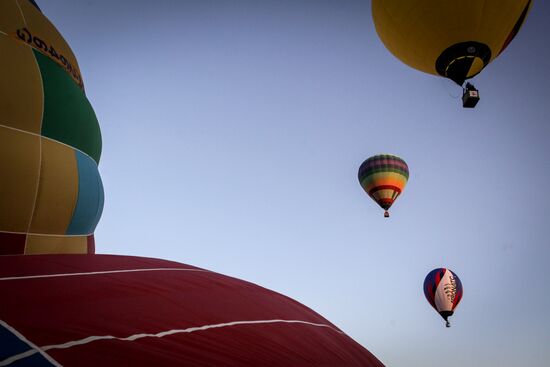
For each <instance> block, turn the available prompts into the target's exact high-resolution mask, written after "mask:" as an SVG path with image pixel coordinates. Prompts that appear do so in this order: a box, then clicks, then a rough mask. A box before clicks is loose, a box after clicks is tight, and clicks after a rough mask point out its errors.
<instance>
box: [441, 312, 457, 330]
mask: <svg viewBox="0 0 550 367" xmlns="http://www.w3.org/2000/svg"><path fill="white" fill-rule="evenodd" d="M453 313H454V312H453V311H441V312H439V314H440V315H441V317H442V318H443V320H445V326H446V327H451V323H450V321H449V317H450V316H452V315H453Z"/></svg>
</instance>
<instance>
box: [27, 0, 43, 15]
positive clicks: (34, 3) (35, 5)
mask: <svg viewBox="0 0 550 367" xmlns="http://www.w3.org/2000/svg"><path fill="white" fill-rule="evenodd" d="M29 2H30V3H31V4H32V5H33V6H34V7H35V8H36V9H38V10H39V11H40V12H41V13H42V10H40V8H39V7H38V4H37V3H36V2H35V1H34V0H29Z"/></svg>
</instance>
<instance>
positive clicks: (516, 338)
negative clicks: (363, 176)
mask: <svg viewBox="0 0 550 367" xmlns="http://www.w3.org/2000/svg"><path fill="white" fill-rule="evenodd" d="M38 3H39V5H40V6H41V8H42V10H43V12H44V13H45V14H46V15H47V16H48V17H49V18H50V19H51V20H52V22H53V23H54V24H56V26H57V27H58V29H59V30H60V31H61V32H62V34H63V35H64V36H65V38H66V39H67V40H68V42H69V43H70V45H71V47H72V48H73V51H74V52H75V54H76V56H77V58H78V60H79V63H80V67H81V70H82V74H83V77H84V83H85V86H86V91H87V95H88V98H89V99H90V101H91V103H92V105H93V106H94V108H95V111H96V114H97V116H98V118H99V121H100V124H101V128H102V134H103V141H104V147H103V156H102V161H101V164H100V171H101V174H102V178H103V182H104V186H105V192H106V194H105V196H106V202H105V209H104V213H103V217H102V220H101V222H100V224H99V226H98V229H97V231H96V245H97V246H96V247H97V252H98V253H113V254H125V255H137V256H148V257H156V258H164V259H170V260H175V261H179V262H184V263H188V264H192V265H195V266H200V267H204V268H207V269H210V270H214V271H217V272H220V273H224V274H228V275H232V276H235V277H238V278H242V279H246V280H249V281H252V282H254V283H257V284H260V285H262V286H265V287H267V288H270V289H273V290H276V291H279V292H281V293H284V294H286V295H288V296H290V297H293V298H295V299H297V300H298V301H300V302H302V303H304V304H306V305H308V306H310V307H312V308H313V309H314V310H316V311H318V312H319V313H321V314H322V315H323V316H325V317H327V318H328V319H329V320H331V321H332V322H334V323H335V324H336V325H338V326H339V327H341V328H342V329H343V330H344V331H345V332H346V333H348V334H349V335H351V336H352V337H353V338H354V339H356V340H357V341H358V342H360V343H361V344H362V345H364V346H365V347H367V348H368V349H369V350H370V351H372V352H373V353H374V354H375V355H376V356H377V357H378V358H380V359H381V361H382V362H383V363H385V364H386V365H388V366H441V365H446V366H448V367H452V366H485V367H488V366H499V367H503V366H505V367H506V366H546V365H548V361H550V349H549V348H548V346H549V345H550V318H549V317H548V309H549V308H550V292H549V291H548V283H549V281H550V276H549V270H548V269H549V266H548V263H549V261H550V243H549V237H550V213H549V209H550V198H549V196H548V194H547V187H548V184H549V181H550V163H549V160H548V158H549V156H550V143H549V140H550V123H549V121H548V112H549V111H550V100H549V97H550V92H549V88H550V62H549V59H550V52H549V49H548V44H549V41H550V25H549V23H548V19H550V5H549V4H548V2H546V1H540V0H539V1H535V3H534V6H533V9H532V11H531V13H530V15H529V17H528V19H527V22H526V24H525V25H524V27H523V29H522V30H521V32H520V33H519V35H518V36H517V37H516V39H515V40H514V42H513V43H512V44H511V45H510V46H509V48H508V49H507V50H506V51H505V52H504V54H503V55H501V57H500V58H499V59H497V60H496V61H495V62H493V63H492V64H491V65H490V66H489V67H488V68H487V69H486V70H485V71H484V72H483V73H482V74H481V75H480V76H478V77H476V78H475V80H474V82H475V84H476V86H477V87H478V88H479V89H480V92H481V101H480V103H479V104H478V107H477V108H476V109H475V110H467V109H463V108H462V107H461V106H460V100H459V95H460V90H459V89H458V88H457V87H455V86H453V84H452V83H451V82H447V81H446V80H442V79H440V78H436V77H432V76H430V75H427V74H423V73H421V72H417V71H415V70H413V69H410V68H409V67H407V66H405V65H403V64H402V63H401V62H400V61H398V60H396V59H394V58H393V57H392V56H391V55H390V54H389V52H387V51H386V49H385V48H384V46H383V45H382V44H381V42H380V41H379V40H378V38H377V36H376V32H375V30H374V25H373V22H372V19H371V12H370V2H369V1H336V0H334V1H305V0H303V1H290V0H284V1H252V0H250V1H248V0H240V1H230V0H219V1H207V0H196V1H175V0H174V1H167V0H156V1H137V0H136V1H107V0H101V1H99V0H95V1H91V0H90V1H84V0H79V1H76V0H74V1H68V0H67V1H60V0H40V1H38ZM380 152H389V153H394V154H397V155H400V156H402V157H403V158H404V159H405V160H406V161H407V162H408V164H409V167H410V171H411V178H410V181H409V184H408V186H407V188H406V190H405V192H404V194H403V195H402V197H401V198H400V199H399V200H398V202H397V203H396V204H395V205H394V207H393V208H392V217H391V218H390V219H389V220H386V219H384V218H383V216H382V210H380V209H379V208H378V207H377V206H376V205H375V204H374V203H373V202H372V201H371V200H370V199H369V198H368V197H367V195H366V194H365V193H364V192H363V191H362V189H361V187H360V186H359V184H358V181H357V169H358V167H359V165H360V164H361V162H362V161H363V160H364V159H366V158H367V157H369V156H370V155H373V154H376V153H380ZM443 266H444V267H449V268H451V269H452V270H453V271H455V272H456V273H457V274H458V275H459V276H460V278H461V279H462V283H463V284H464V298H463V301H462V303H461V305H460V306H459V307H458V309H457V312H456V314H455V316H453V317H452V318H451V322H452V327H451V328H450V329H446V328H445V327H444V322H443V320H442V319H440V318H439V316H438V315H437V314H436V313H435V311H434V310H433V309H432V308H431V307H430V306H429V304H428V303H427V302H426V300H425V299H424V295H423V293H422V282H423V280H424V276H425V275H426V274H427V273H428V272H429V271H430V270H432V269H433V268H436V267H443Z"/></svg>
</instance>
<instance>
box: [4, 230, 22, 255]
mask: <svg viewBox="0 0 550 367" xmlns="http://www.w3.org/2000/svg"><path fill="white" fill-rule="evenodd" d="M26 239H27V235H26V234H22V233H4V232H0V255H22V254H24V253H25V240H26Z"/></svg>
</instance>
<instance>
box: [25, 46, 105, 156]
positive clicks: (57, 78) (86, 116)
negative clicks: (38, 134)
mask: <svg viewBox="0 0 550 367" xmlns="http://www.w3.org/2000/svg"><path fill="white" fill-rule="evenodd" d="M34 55H35V57H36V60H37V61H38V65H39V66H40V72H41V74H42V83H43V85H44V116H43V117H42V135H43V136H46V137H48V138H51V139H54V140H57V141H60V142H62V143H64V144H67V145H69V146H72V147H74V148H76V149H78V150H81V151H82V152H84V153H86V154H87V155H89V156H90V157H92V158H93V159H94V160H95V161H96V162H97V163H99V157H100V156H101V132H100V130H99V123H98V122H97V118H96V116H95V113H94V110H93V108H92V106H91V105H90V102H89V101H88V99H87V98H86V96H85V95H84V92H83V91H82V90H81V89H80V88H79V87H78V85H77V84H76V83H75V82H74V81H73V80H72V79H71V77H69V75H68V74H67V73H66V72H65V71H64V70H63V69H62V68H61V67H59V65H57V64H56V63H54V62H53V61H52V60H50V59H49V58H48V57H47V56H44V55H43V54H41V53H40V52H38V51H34Z"/></svg>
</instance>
